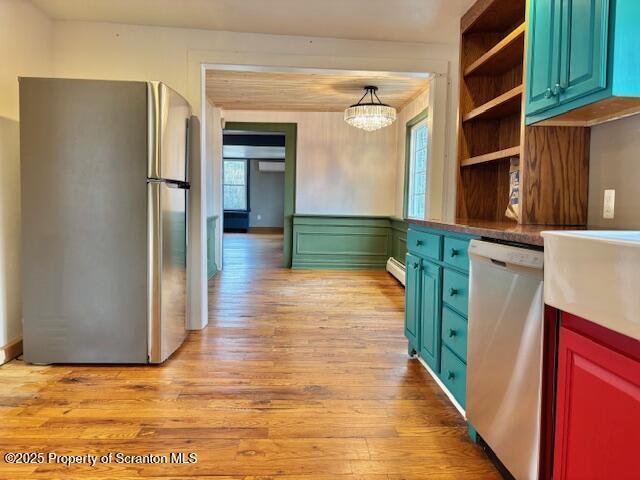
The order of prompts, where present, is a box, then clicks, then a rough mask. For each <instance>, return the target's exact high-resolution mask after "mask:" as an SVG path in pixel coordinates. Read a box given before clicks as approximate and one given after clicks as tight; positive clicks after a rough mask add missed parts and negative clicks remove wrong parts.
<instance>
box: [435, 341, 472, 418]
mask: <svg viewBox="0 0 640 480" xmlns="http://www.w3.org/2000/svg"><path fill="white" fill-rule="evenodd" d="M440 380H442V382H443V383H444V384H445V385H446V386H447V388H448V389H449V391H450V392H451V393H452V394H453V396H454V397H455V399H456V400H457V401H458V403H459V404H460V406H461V407H462V408H464V405H465V400H466V392H467V364H466V363H464V362H463V361H462V360H460V359H459V358H458V357H457V356H456V354H455V353H453V352H452V351H451V350H449V347H447V346H446V345H445V346H443V347H442V368H441V371H440Z"/></svg>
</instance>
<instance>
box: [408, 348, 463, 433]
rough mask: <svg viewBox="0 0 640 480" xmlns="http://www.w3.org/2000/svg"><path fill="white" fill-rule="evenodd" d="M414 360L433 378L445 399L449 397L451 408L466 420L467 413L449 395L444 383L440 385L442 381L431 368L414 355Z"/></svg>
mask: <svg viewBox="0 0 640 480" xmlns="http://www.w3.org/2000/svg"><path fill="white" fill-rule="evenodd" d="M416 358H417V359H418V360H419V361H420V363H421V364H422V366H423V367H424V368H426V369H427V372H429V375H431V376H432V377H433V379H434V380H435V381H436V383H437V384H438V386H439V387H440V388H441V389H442V391H443V392H444V393H445V394H446V395H447V397H449V400H451V403H453V406H454V407H456V409H457V410H458V412H460V415H462V418H464V419H465V420H466V419H467V413H466V412H465V411H464V408H462V406H461V405H460V404H459V403H458V401H457V400H456V399H455V397H454V396H453V395H452V394H451V392H450V391H449V390H448V389H447V387H446V386H445V385H444V383H442V380H440V379H439V378H438V376H437V375H436V374H435V372H434V371H433V370H431V367H429V365H427V362H425V361H424V360H423V359H422V358H420V357H419V356H417V355H416Z"/></svg>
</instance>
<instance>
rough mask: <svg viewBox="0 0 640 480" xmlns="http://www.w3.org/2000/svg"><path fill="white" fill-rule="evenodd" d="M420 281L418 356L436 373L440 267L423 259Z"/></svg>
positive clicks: (438, 351) (437, 365) (438, 354)
mask: <svg viewBox="0 0 640 480" xmlns="http://www.w3.org/2000/svg"><path fill="white" fill-rule="evenodd" d="M420 281H421V285H420V295H421V312H420V314H421V317H420V356H421V357H422V359H423V360H424V361H425V362H427V364H428V365H429V366H430V367H431V369H432V370H433V371H434V372H436V373H438V372H439V371H440V328H441V322H440V312H441V308H440V305H441V303H440V292H441V283H442V267H439V266H438V265H436V264H434V263H431V262H427V261H423V262H422V275H421V279H420Z"/></svg>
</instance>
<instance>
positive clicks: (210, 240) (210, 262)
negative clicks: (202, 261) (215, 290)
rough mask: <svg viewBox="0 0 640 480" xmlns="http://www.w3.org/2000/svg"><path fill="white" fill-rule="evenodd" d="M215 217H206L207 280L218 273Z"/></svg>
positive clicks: (216, 218)
mask: <svg viewBox="0 0 640 480" xmlns="http://www.w3.org/2000/svg"><path fill="white" fill-rule="evenodd" d="M217 220H218V216H217V215H213V216H211V217H207V278H211V277H213V276H214V275H215V274H216V273H217V272H218V267H217V265H216V222H217Z"/></svg>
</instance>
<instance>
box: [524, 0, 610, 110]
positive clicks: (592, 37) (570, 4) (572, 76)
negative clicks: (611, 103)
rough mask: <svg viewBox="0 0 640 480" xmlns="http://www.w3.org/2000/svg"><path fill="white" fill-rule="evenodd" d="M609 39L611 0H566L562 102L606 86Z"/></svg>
mask: <svg viewBox="0 0 640 480" xmlns="http://www.w3.org/2000/svg"><path fill="white" fill-rule="evenodd" d="M533 3H538V2H533ZM608 43H609V0H563V2H562V40H561V47H560V52H561V54H560V55H561V56H560V81H559V83H558V84H557V85H556V86H554V87H553V89H554V91H553V93H554V95H555V94H558V95H559V99H560V103H565V102H569V101H571V100H574V99H576V98H579V97H582V96H585V95H589V94H592V93H595V92H598V91H600V90H604V89H606V88H607V49H608Z"/></svg>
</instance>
